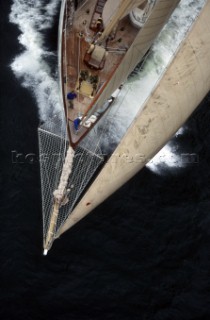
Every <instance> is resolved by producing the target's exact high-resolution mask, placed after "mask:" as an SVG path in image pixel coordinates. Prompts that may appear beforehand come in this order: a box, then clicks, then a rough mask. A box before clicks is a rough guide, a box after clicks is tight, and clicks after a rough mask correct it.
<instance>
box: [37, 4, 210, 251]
mask: <svg viewBox="0 0 210 320" xmlns="http://www.w3.org/2000/svg"><path fill="white" fill-rule="evenodd" d="M179 1H180V0H115V1H114V2H113V1H111V0H87V1H82V2H80V4H79V5H78V6H76V5H75V2H74V1H73V0H62V2H61V10H60V23H59V77H60V96H61V103H62V105H63V109H64V119H62V120H61V119H59V117H58V118H57V119H51V120H50V121H49V123H46V124H44V126H42V127H40V128H39V146H40V154H41V155H42V159H41V161H40V166H41V182H42V198H43V202H42V206H43V234H44V254H45V255H46V254H47V252H48V250H49V249H50V248H51V246H52V243H53V241H54V240H55V239H56V238H57V237H59V236H60V235H61V234H62V233H63V232H65V231H66V230H68V229H69V228H70V227H72V226H73V225H74V224H75V223H77V222H78V221H79V220H80V219H82V218H83V217H84V216H85V215H87V214H88V213H89V212H91V211H92V210H93V209H94V208H95V207H96V206H97V205H98V204H100V203H101V202H102V201H104V200H105V199H106V198H107V197H108V196H110V195H111V194H112V193H113V192H115V191H116V190H117V189H118V188H119V187H120V186H122V185H123V184H124V183H125V182H126V181H128V180H129V179H130V178H131V177H132V176H133V175H135V174H136V173H137V172H138V171H139V170H140V169H141V168H142V167H143V166H144V165H145V163H146V162H147V161H148V160H147V159H149V158H151V157H152V156H154V155H155V154H156V153H157V152H158V151H159V150H160V149H161V147H162V146H163V145H164V144H165V143H166V142H167V141H168V139H169V138H170V137H171V136H172V135H173V134H174V133H175V132H176V131H177V129H178V128H179V127H180V126H181V125H182V124H183V123H184V122H185V121H186V119H187V118H188V117H189V115H190V114H191V112H192V111H193V110H194V109H195V108H196V106H197V105H198V104H199V102H200V101H201V100H202V98H203V97H204V96H205V94H206V93H207V92H208V90H209V88H210V68H209V67H208V68H204V67H203V65H204V63H205V62H206V65H208V59H209V53H208V52H210V22H209V20H208V13H210V1H207V4H206V6H205V7H206V10H204V9H203V10H202V12H201V14H200V16H199V17H198V18H197V21H196V23H195V25H194V27H193V28H192V30H191V31H190V32H189V33H188V34H187V35H186V37H185V39H184V41H183V43H182V46H181V47H180V49H179V50H178V52H177V54H176V55H175V56H174V60H173V61H172V62H171V64H170V66H169V67H168V69H167V71H166V72H165V74H164V76H163V77H162V79H160V81H159V83H158V84H157V87H156V89H155V90H154V91H152V92H151V94H150V97H149V99H148V100H147V102H145V104H144V105H143V106H140V107H141V108H140V109H141V112H139V113H138V115H137V116H136V117H135V119H134V121H133V122H132V124H131V126H130V127H129V128H128V130H127V131H126V133H125V135H124V137H123V138H122V139H121V141H120V143H119V144H118V146H117V148H116V149H115V150H114V152H113V153H112V154H111V155H110V156H109V159H106V157H104V156H103V154H102V153H101V150H100V143H99V140H100V139H101V133H100V134H99V133H97V132H98V131H97V130H96V128H97V125H98V124H99V123H101V122H103V119H104V118H106V115H107V114H108V113H109V112H110V109H111V108H112V104H113V101H114V100H115V99H116V98H117V96H118V94H119V92H120V88H121V87H122V85H123V83H124V82H125V81H126V79H127V77H128V75H129V74H130V73H131V72H132V70H133V69H134V68H135V67H136V65H137V64H138V63H140V62H142V61H144V59H145V56H146V55H147V52H148V51H149V49H150V47H151V46H152V44H153V43H154V41H155V39H156V38H157V36H158V34H159V33H160V31H161V29H162V28H163V26H164V25H165V24H166V22H167V21H168V19H169V17H170V16H171V14H172V12H173V11H174V9H175V8H176V7H177V5H178V3H179ZM204 29H205V30H204ZM202 30H203V32H201V31H202ZM198 34H199V39H200V40H199V41H202V43H203V44H205V46H204V45H203V46H200V45H199V44H198V38H196V37H198ZM201 38H202V39H201ZM207 48H209V50H207ZM186 59H188V60H187V61H188V62H187V63H186ZM198 61H199V63H198ZM201 69H202V72H201ZM201 75H202V77H201ZM177 83H179V84H181V85H176V84H177ZM195 85H196V86H197V85H198V86H199V90H196V96H193V98H194V100H193V101H190V105H188V106H187V107H186V108H185V109H184V110H183V104H184V103H186V102H187V100H186V94H188V95H190V94H192V95H193V94H194V92H195V91H194V92H193V90H194V86H195ZM196 88H197V87H196ZM184 93H185V94H184ZM188 95H187V97H188ZM184 96H185V98H183V97H184ZM102 133H103V134H104V135H106V124H105V125H104V127H103V132H102ZM139 152H141V154H143V155H144V159H142V158H141V159H140V158H138V161H136V160H135V159H134V156H136V155H137V154H138V153H139ZM43 154H44V155H46V154H47V156H45V157H44V159H43ZM61 154H62V156H61ZM55 155H57V157H55ZM127 156H129V157H130V158H129V159H131V160H130V161H125V157H127ZM139 160H141V161H139Z"/></svg>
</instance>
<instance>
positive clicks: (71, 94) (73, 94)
mask: <svg viewBox="0 0 210 320" xmlns="http://www.w3.org/2000/svg"><path fill="white" fill-rule="evenodd" d="M76 97H77V94H76V92H74V91H71V92H68V93H67V99H68V101H69V107H70V108H71V109H74V102H73V101H74V99H75V98H76Z"/></svg>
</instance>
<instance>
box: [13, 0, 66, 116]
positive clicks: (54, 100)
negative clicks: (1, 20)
mask: <svg viewBox="0 0 210 320" xmlns="http://www.w3.org/2000/svg"><path fill="white" fill-rule="evenodd" d="M45 3H46V1H45ZM45 3H44V1H41V0H36V1H32V0H31V1H26V0H13V4H12V7H11V13H10V16H9V19H10V22H12V23H14V24H17V25H18V28H19V29H20V31H21V34H20V36H19V37H18V40H19V42H20V44H21V45H22V47H23V51H22V53H20V54H19V55H18V56H17V57H15V59H14V61H13V62H12V64H11V68H12V70H13V72H14V74H15V75H16V77H17V78H19V79H20V80H21V84H22V85H23V86H24V87H26V88H29V89H30V90H32V92H33V94H34V96H35V97H36V100H37V104H38V107H39V114H40V119H41V120H46V119H47V118H48V117H49V116H50V115H52V114H53V113H56V112H58V111H60V110H61V107H60V103H59V94H58V84H57V79H56V76H54V75H52V72H51V69H50V67H49V65H48V63H47V57H49V56H51V55H54V56H56V53H53V52H49V51H48V50H47V48H45V44H44V37H43V33H42V31H43V30H46V29H49V28H50V27H52V24H53V19H54V16H55V14H56V13H57V10H58V7H59V6H58V4H59V3H60V1H59V0H51V1H49V2H48V3H47V4H45Z"/></svg>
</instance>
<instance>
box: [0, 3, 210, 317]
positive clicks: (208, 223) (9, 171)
mask: <svg viewBox="0 0 210 320" xmlns="http://www.w3.org/2000/svg"><path fill="white" fill-rule="evenodd" d="M0 6H1V38H0V39H1V55H0V58H1V59H0V67H1V77H0V82H1V108H0V121H1V124H0V134H1V139H0V141H1V149H0V154H1V157H0V172H1V175H0V181H1V183H0V188H1V198H0V201H1V204H0V229H1V233H0V250H1V272H0V276H1V280H0V287H1V290H0V315H1V319H11V320H13V319H27V320H28V319H34V320H38V319H45V320H46V319H56V320H57V319H58V320H60V319H61V320H63V319H69V320H74V319H79V320H83V319H85V320H86V319H88V320H95V319H96V320H99V319H100V320H105V319H106V320H107V319H114V320H115V319H116V320H118V319H120V320H121V319H122V320H124V319H125V320H134V319H135V320H136V319H138V320H182V319H183V320H209V319H210V293H209V292H210V200H209V199H210V168H209V166H210V161H209V160H210V148H209V145H210V126H209V123H210V108H209V105H210V95H208V96H207V97H206V98H205V99H204V101H203V102H202V103H201V105H200V106H199V108H198V109H197V111H196V112H195V113H194V114H193V115H192V116H191V118H190V119H189V121H188V122H187V126H186V128H187V129H186V130H185V132H184V134H182V135H180V136H178V137H177V138H176V144H177V145H178V151H179V152H180V153H193V154H195V155H196V159H197V160H198V161H195V162H194V163H191V164H188V165H187V166H186V167H185V168H182V169H181V170H180V169H178V168H177V169H176V168H173V169H171V170H169V169H167V171H164V170H166V169H164V168H163V169H162V175H156V174H154V173H153V172H152V171H150V170H149V169H147V168H145V169H144V170H142V171H141V172H140V173H139V174H137V175H136V176H135V177H134V178H133V179H132V180H131V181H130V182H129V183H128V184H126V185H125V186H124V187H123V188H122V189H121V190H119V191H118V192H117V193H116V194H115V195H113V196H112V197H111V198H110V199H108V200H107V201H106V202H105V203H103V204H102V205H101V206H100V207H98V208H97V209H96V210H95V211H94V212H93V213H92V214H90V215H89V216H88V217H87V218H86V219H84V220H83V221H81V222H80V223H79V224H78V225H76V226H75V227H74V228H72V230H70V231H69V232H67V233H66V234H65V235H63V236H62V238H61V239H60V240H57V241H56V242H55V243H54V246H53V249H52V250H51V251H50V253H49V255H48V256H47V257H43V256H42V213H41V192H40V177H39V163H38V161H35V162H34V163H31V164H30V163H27V162H26V161H24V164H21V163H13V162H14V161H12V151H17V152H21V153H23V154H28V153H35V154H38V140H37V126H38V124H39V117H38V109H37V104H36V101H35V99H34V97H33V95H32V94H31V92H30V91H29V90H27V89H25V88H23V87H22V86H21V85H20V80H17V79H16V78H15V76H14V74H13V73H12V71H11V68H10V67H9V65H10V63H11V62H12V60H13V58H14V56H15V55H17V54H18V53H19V52H21V51H22V47H20V45H19V42H18V40H17V37H18V35H19V31H18V29H17V27H16V26H15V25H12V24H9V23H8V14H9V12H10V8H11V1H4V0H1V2H0ZM55 21H56V20H55ZM55 30H56V27H53V28H52V29H51V31H48V33H47V37H48V39H49V47H50V46H51V47H50V49H52V50H54V48H55V46H56V36H55V32H56V31H55Z"/></svg>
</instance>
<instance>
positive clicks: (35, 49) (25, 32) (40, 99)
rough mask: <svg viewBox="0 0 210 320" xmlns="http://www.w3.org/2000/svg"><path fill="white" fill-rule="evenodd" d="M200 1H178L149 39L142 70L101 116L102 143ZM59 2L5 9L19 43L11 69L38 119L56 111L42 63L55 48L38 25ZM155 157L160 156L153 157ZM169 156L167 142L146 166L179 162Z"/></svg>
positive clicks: (134, 107) (152, 81) (53, 82)
mask: <svg viewBox="0 0 210 320" xmlns="http://www.w3.org/2000/svg"><path fill="white" fill-rule="evenodd" d="M205 2H206V0H199V1H197V0H181V2H180V5H179V6H178V8H177V9H176V10H175V12H174V14H173V16H172V17H171V19H170V20H169V22H168V23H167V25H166V26H165V27H164V29H163V30H162V32H161V34H160V36H159V37H158V39H157V41H156V42H155V44H154V46H153V49H152V53H151V54H150V56H149V58H148V59H147V61H146V63H145V65H144V68H143V70H141V71H139V72H137V73H136V75H134V76H133V77H131V78H130V79H129V80H128V81H127V82H126V84H125V85H124V87H123V89H122V90H121V93H120V95H119V97H118V98H117V99H116V102H115V104H114V105H113V107H112V113H111V114H108V116H107V119H106V121H105V126H106V134H105V135H104V136H105V138H104V139H103V145H105V146H109V145H110V144H112V145H113V146H116V144H117V143H118V142H119V141H120V139H121V138H122V136H123V135H124V134H125V132H126V130H127V128H128V127H129V125H130V124H131V123H132V121H133V119H134V117H135V116H136V114H137V112H139V106H140V105H142V106H143V105H144V102H145V101H146V99H147V98H148V96H149V93H150V92H151V90H152V89H153V88H154V87H155V85H156V83H157V81H158V80H159V78H160V77H161V76H162V74H163V72H164V70H165V68H166V67H167V65H168V63H169V61H170V60H171V59H172V57H173V55H174V54H175V52H176V50H177V48H178V47H179V45H180V43H181V41H182V39H183V37H184V35H185V34H186V32H187V31H188V29H189V28H190V26H191V25H192V22H193V21H194V19H195V17H196V16H197V15H198V13H199V11H200V10H201V8H202V7H203V5H204V4H205ZM59 4H60V0H45V1H44V0H28V1H27V0H13V5H12V7H11V13H10V22H12V23H14V24H16V25H17V26H18V28H19V29H20V31H21V35H20V36H19V38H18V39H19V42H20V44H21V45H22V47H23V51H22V53H20V54H19V55H18V56H17V57H15V59H14V61H13V63H12V64H11V68H12V70H13V72H14V73H15V75H16V77H17V78H19V79H20V81H21V84H22V85H23V86H24V87H26V88H29V89H30V90H32V92H33V94H34V96H35V97H36V100H37V104H38V107H39V114H40V119H41V120H46V119H47V118H49V116H51V115H52V114H55V113H57V112H58V111H60V110H62V108H61V106H60V103H59V90H58V81H57V76H56V75H52V72H51V69H50V67H49V64H48V62H47V61H48V58H49V57H50V56H51V55H54V56H56V53H55V52H49V51H48V50H47V48H46V45H45V43H44V37H43V30H46V29H49V28H51V27H52V24H53V19H54V17H55V14H57V10H58V9H59ZM107 122H108V123H107ZM108 128H109V131H108ZM172 155H174V156H173V157H172ZM172 158H173V161H171V159H172ZM158 159H161V161H159V162H158ZM163 159H165V160H163ZM175 159H176V157H175V154H174V153H173V147H171V145H167V146H166V147H165V148H163V149H162V151H161V152H160V153H159V155H158V156H157V157H156V158H155V160H153V164H152V163H151V162H150V164H148V167H149V168H150V169H151V170H155V168H157V167H158V168H159V167H160V166H159V164H160V163H161V165H162V164H163V161H164V163H165V165H167V166H168V167H173V166H178V167H179V164H178V162H179V161H178V162H177V161H176V160H175ZM156 171H157V170H156Z"/></svg>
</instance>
